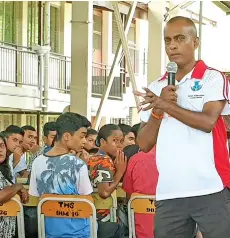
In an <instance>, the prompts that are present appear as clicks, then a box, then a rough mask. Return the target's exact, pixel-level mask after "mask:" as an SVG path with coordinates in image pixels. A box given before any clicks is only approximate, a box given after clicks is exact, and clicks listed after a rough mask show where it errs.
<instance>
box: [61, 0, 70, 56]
mask: <svg viewBox="0 0 230 238" xmlns="http://www.w3.org/2000/svg"><path fill="white" fill-rule="evenodd" d="M71 17H72V4H71V3H66V2H61V8H60V53H61V54H63V55H66V56H71V39H70V36H71Z"/></svg>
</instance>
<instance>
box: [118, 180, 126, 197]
mask: <svg viewBox="0 0 230 238" xmlns="http://www.w3.org/2000/svg"><path fill="white" fill-rule="evenodd" d="M117 197H118V198H126V192H125V191H124V190H123V188H122V183H119V186H118V187H117Z"/></svg>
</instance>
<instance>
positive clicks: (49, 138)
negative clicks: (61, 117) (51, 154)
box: [43, 131, 57, 146]
mask: <svg viewBox="0 0 230 238" xmlns="http://www.w3.org/2000/svg"><path fill="white" fill-rule="evenodd" d="M56 135H57V132H56V131H49V134H48V136H44V138H43V140H44V143H45V144H46V145H48V146H51V145H52V144H53V140H54V138H55V136H56Z"/></svg>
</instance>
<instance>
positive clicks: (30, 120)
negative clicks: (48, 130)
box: [26, 115, 37, 128]
mask: <svg viewBox="0 0 230 238" xmlns="http://www.w3.org/2000/svg"><path fill="white" fill-rule="evenodd" d="M26 125H30V126H33V127H34V128H36V127H37V116H36V115H26Z"/></svg>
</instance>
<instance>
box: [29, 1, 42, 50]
mask: <svg viewBox="0 0 230 238" xmlns="http://www.w3.org/2000/svg"><path fill="white" fill-rule="evenodd" d="M38 14H39V8H38V2H36V1H33V2H28V33H27V45H28V47H32V46H34V45H38V27H39V26H38Z"/></svg>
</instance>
